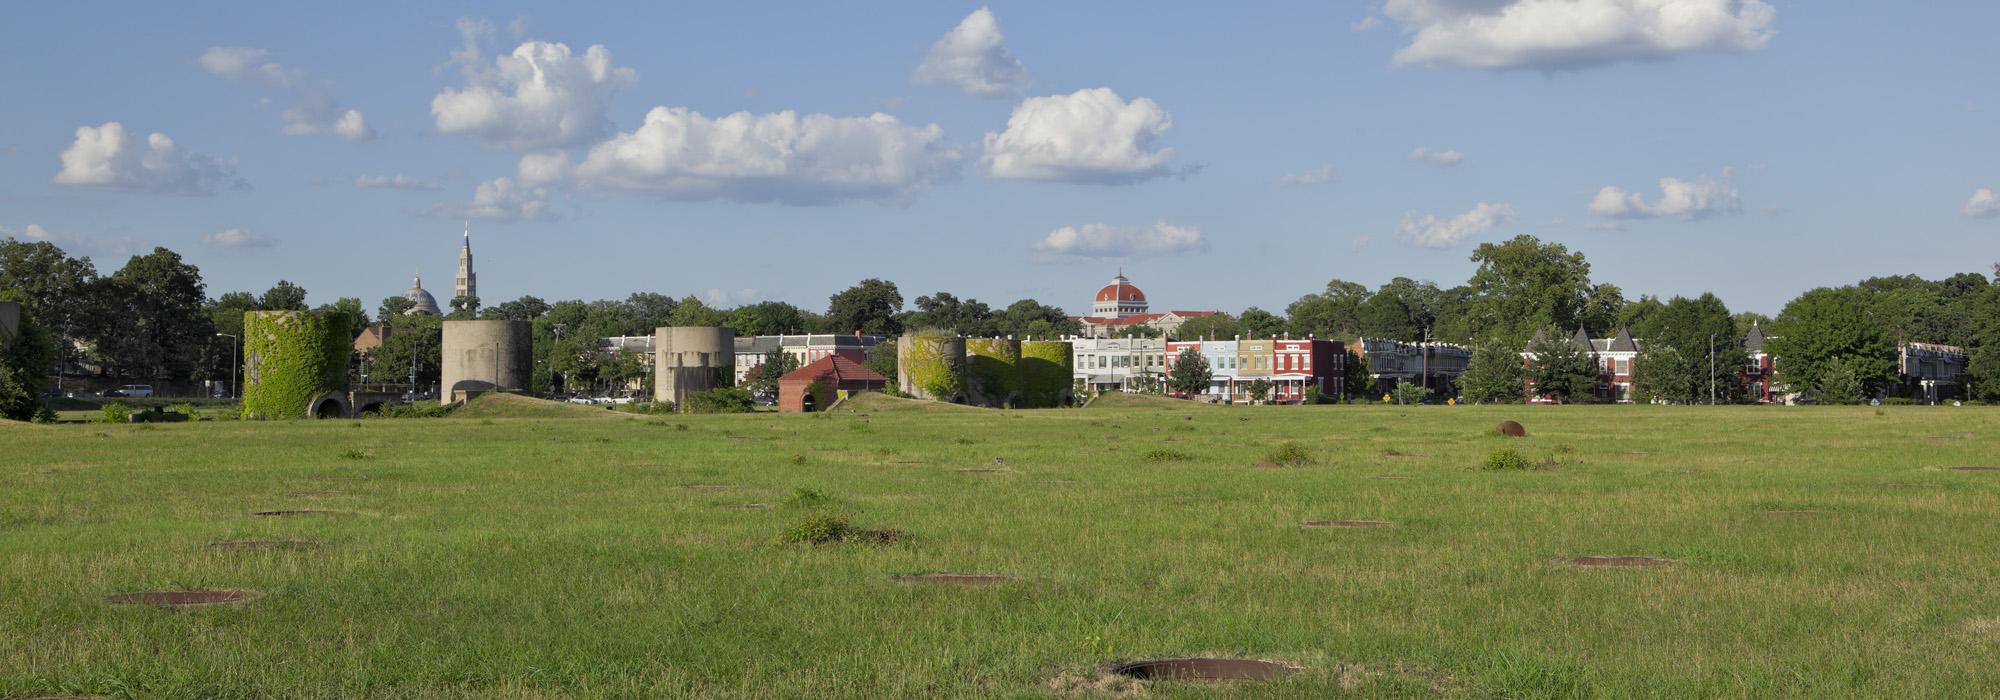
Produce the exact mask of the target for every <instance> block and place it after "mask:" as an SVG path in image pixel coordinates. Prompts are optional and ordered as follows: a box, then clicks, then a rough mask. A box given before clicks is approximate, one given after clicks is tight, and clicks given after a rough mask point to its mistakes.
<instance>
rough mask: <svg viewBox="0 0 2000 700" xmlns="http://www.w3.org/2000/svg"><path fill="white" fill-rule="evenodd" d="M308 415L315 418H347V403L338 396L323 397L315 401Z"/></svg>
mask: <svg viewBox="0 0 2000 700" xmlns="http://www.w3.org/2000/svg"><path fill="white" fill-rule="evenodd" d="M307 414H308V415H311V416H312V417H314V418H346V417H347V402H345V401H342V400H340V398H339V397H337V396H323V397H320V398H319V399H317V400H314V401H313V403H312V409H311V410H309V411H307Z"/></svg>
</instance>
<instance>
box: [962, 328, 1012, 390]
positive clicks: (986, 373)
mask: <svg viewBox="0 0 2000 700" xmlns="http://www.w3.org/2000/svg"><path fill="white" fill-rule="evenodd" d="M965 364H966V373H967V374H969V375H971V377H972V382H971V384H972V386H971V391H970V392H969V393H970V394H972V401H973V402H975V403H980V404H984V405H987V406H993V407H1006V406H1013V405H1015V404H1016V403H1017V402H1018V401H1019V400H1020V398H1021V344H1020V343H1017V342H1015V341H1013V340H1009V339H1006V338H967V339H966V340H965Z"/></svg>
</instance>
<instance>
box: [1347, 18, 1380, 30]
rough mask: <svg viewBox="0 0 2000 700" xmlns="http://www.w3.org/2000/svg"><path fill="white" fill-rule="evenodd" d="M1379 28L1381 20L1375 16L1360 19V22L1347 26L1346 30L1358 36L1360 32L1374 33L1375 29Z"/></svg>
mask: <svg viewBox="0 0 2000 700" xmlns="http://www.w3.org/2000/svg"><path fill="white" fill-rule="evenodd" d="M1380 26H1382V20H1381V18H1378V17H1376V16H1375V15H1369V16H1367V17H1363V18H1361V21H1359V22H1355V23H1353V24H1350V25H1347V30H1348V31H1351V32H1354V33H1356V34H1360V33H1362V32H1369V31H1374V30H1375V28H1376V27H1380Z"/></svg>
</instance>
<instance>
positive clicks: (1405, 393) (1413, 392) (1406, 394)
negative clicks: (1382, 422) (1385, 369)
mask: <svg viewBox="0 0 2000 700" xmlns="http://www.w3.org/2000/svg"><path fill="white" fill-rule="evenodd" d="M1430 393H1431V392H1430V390H1428V389H1425V388H1423V387H1422V386H1420V385H1416V384H1397V385H1396V388H1395V389H1392V390H1390V392H1389V395H1390V396H1392V397H1394V398H1395V399H1396V403H1398V404H1401V405H1404V406H1410V405H1415V404H1420V403H1423V402H1424V397H1426V396H1429V395H1430Z"/></svg>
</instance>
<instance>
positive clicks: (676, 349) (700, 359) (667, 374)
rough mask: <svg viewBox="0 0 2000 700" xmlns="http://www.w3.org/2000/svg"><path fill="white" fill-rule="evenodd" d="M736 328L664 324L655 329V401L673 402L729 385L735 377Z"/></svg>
mask: <svg viewBox="0 0 2000 700" xmlns="http://www.w3.org/2000/svg"><path fill="white" fill-rule="evenodd" d="M735 365H736V331H734V330H732V329H729V328H724V327H721V326H661V327H659V328H656V329H654V330H653V400H654V401H672V402H674V405H675V406H677V407H680V410H681V411H682V412H686V410H687V398H688V397H689V396H691V395H694V394H698V393H701V392H704V391H708V390H709V389H716V388H720V387H726V386H729V382H730V381H731V380H733V379H734V378H735V377H736V366H735Z"/></svg>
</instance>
